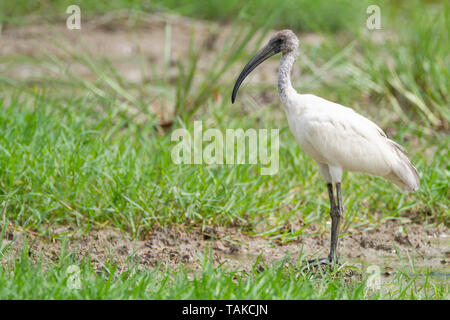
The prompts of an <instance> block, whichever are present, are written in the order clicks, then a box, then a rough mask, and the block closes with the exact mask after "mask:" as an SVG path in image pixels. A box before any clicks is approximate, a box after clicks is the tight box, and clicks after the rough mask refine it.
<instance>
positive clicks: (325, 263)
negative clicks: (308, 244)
mask: <svg viewBox="0 0 450 320" xmlns="http://www.w3.org/2000/svg"><path fill="white" fill-rule="evenodd" d="M338 265H339V261H338V260H337V259H336V260H335V261H334V262H333V261H332V259H330V258H329V257H327V258H318V259H312V260H308V261H307V262H306V266H305V267H304V268H303V270H304V271H311V270H317V269H324V268H327V267H328V268H330V269H333V267H334V266H338Z"/></svg>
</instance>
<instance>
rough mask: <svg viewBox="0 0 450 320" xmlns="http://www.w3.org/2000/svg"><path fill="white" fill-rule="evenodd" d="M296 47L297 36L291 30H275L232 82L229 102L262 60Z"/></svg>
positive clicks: (293, 49) (290, 50)
mask: <svg viewBox="0 0 450 320" xmlns="http://www.w3.org/2000/svg"><path fill="white" fill-rule="evenodd" d="M297 49H298V38H297V36H296V35H295V34H294V32H292V31H291V30H281V31H279V32H277V33H276V34H275V35H274V36H273V37H272V38H271V39H270V41H269V43H268V44H267V45H266V46H265V47H264V48H262V49H261V50H260V51H259V52H258V53H257V54H256V55H255V56H254V57H253V58H252V59H251V60H250V61H249V62H248V63H247V65H246V66H245V67H244V69H242V71H241V73H240V74H239V77H238V78H237V80H236V83H235V84H234V88H233V93H232V95H231V102H232V103H234V100H235V99H236V94H237V92H238V90H239V86H240V85H241V83H242V82H243V81H244V79H245V77H247V76H248V75H249V74H250V72H252V71H253V70H254V69H255V68H256V67H257V66H259V65H260V64H261V63H262V62H264V61H265V60H267V59H269V58H270V57H271V56H273V55H275V54H277V53H279V52H281V53H283V54H286V53H289V52H292V51H296V50H297Z"/></svg>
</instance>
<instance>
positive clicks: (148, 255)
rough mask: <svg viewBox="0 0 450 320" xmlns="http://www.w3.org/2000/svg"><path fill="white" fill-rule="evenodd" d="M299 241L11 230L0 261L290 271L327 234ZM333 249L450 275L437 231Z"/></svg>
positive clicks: (364, 262)
mask: <svg viewBox="0 0 450 320" xmlns="http://www.w3.org/2000/svg"><path fill="white" fill-rule="evenodd" d="M304 233H305V235H304V236H300V237H298V238H297V239H296V240H294V241H290V242H287V243H282V242H280V241H277V240H271V239H269V238H267V237H260V236H250V235H246V234H242V233H240V232H239V230H238V229H235V228H222V227H221V228H207V229H206V230H203V231H202V230H200V229H190V230H189V231H186V230H183V229H180V228H176V227H170V228H155V229H154V230H151V231H150V232H147V233H145V234H142V235H141V236H140V238H141V239H134V240H133V239H131V238H130V236H129V235H128V234H126V233H123V232H120V231H117V230H114V229H111V228H103V229H100V230H91V231H89V232H88V233H87V234H83V233H82V231H81V230H79V229H75V228H73V227H68V226H66V227H59V228H54V229H53V231H52V232H51V233H50V234H49V235H47V236H42V235H38V234H34V233H30V232H20V231H17V230H14V227H13V226H10V227H9V229H8V231H7V232H6V237H5V239H3V243H2V246H3V247H5V246H9V249H8V251H7V252H8V253H7V254H6V255H5V256H3V258H1V259H0V261H1V263H2V264H8V262H12V261H13V260H14V259H15V257H19V256H21V254H20V253H21V252H22V250H23V246H24V241H25V239H27V240H28V244H29V255H30V257H31V258H32V259H35V260H36V261H38V260H40V259H44V262H46V263H51V262H56V261H57V260H58V256H59V253H60V251H61V247H62V244H63V242H65V244H66V252H71V253H74V254H75V257H76V259H78V260H80V261H81V260H82V259H84V258H90V259H91V261H92V263H93V265H94V268H96V269H101V268H102V267H103V266H104V264H105V262H108V261H114V262H116V263H117V264H118V265H119V266H120V268H119V272H121V271H124V270H126V269H127V268H128V266H129V264H128V262H127V261H129V259H130V257H131V261H133V262H135V263H136V264H137V265H138V267H139V268H141V269H148V268H152V267H155V266H157V265H158V264H161V265H162V266H168V267H170V268H171V269H176V268H177V267H179V265H180V264H183V265H184V266H185V267H187V269H188V270H196V269H199V268H200V267H201V265H202V263H203V257H204V255H205V253H206V252H207V248H212V251H211V253H212V258H213V262H214V264H215V265H219V264H222V263H223V264H225V265H226V266H227V267H230V268H232V269H237V270H242V271H249V270H250V269H251V268H252V265H254V263H255V261H256V260H257V258H258V256H259V255H261V256H262V258H263V259H264V261H265V263H266V265H268V266H270V265H272V264H273V263H274V262H277V261H280V260H281V259H282V258H283V257H285V256H286V255H287V254H290V260H288V261H290V262H291V263H292V264H294V265H297V260H298V257H299V255H300V253H302V256H303V257H305V258H316V257H324V256H326V255H327V253H328V248H329V232H325V233H323V234H318V233H317V230H316V228H315V227H314V226H309V227H308V228H307V229H306V230H305V231H304ZM308 234H310V235H308ZM63 238H65V239H66V240H67V241H63ZM339 246H340V255H341V262H343V263H345V264H348V265H354V266H359V267H367V266H369V265H372V264H374V265H378V266H380V267H381V268H382V269H383V270H384V272H386V273H387V274H389V273H390V272H392V271H393V270H394V269H396V268H398V267H400V266H402V262H401V260H400V258H399V257H398V255H397V253H396V248H397V249H398V252H399V254H400V256H401V258H402V259H403V260H404V261H403V265H405V264H406V265H408V264H409V258H408V256H410V257H413V259H414V263H415V265H416V267H417V269H418V270H424V269H425V268H430V269H431V270H432V271H435V272H439V273H446V272H447V273H448V272H449V271H450V267H449V260H450V235H449V234H448V229H447V228H446V227H443V226H442V227H439V228H436V227H434V228H427V227H424V226H423V225H419V224H414V223H407V224H401V223H399V222H394V221H388V222H386V223H384V224H383V225H382V226H380V227H379V228H374V229H372V230H364V231H361V230H355V229H351V230H349V231H348V232H347V233H346V235H345V236H344V237H343V238H341V240H340V243H339Z"/></svg>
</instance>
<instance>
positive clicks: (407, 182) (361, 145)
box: [231, 30, 419, 265]
mask: <svg viewBox="0 0 450 320" xmlns="http://www.w3.org/2000/svg"><path fill="white" fill-rule="evenodd" d="M279 52H281V53H282V56H281V61H280V66H279V68H278V93H279V95H280V99H281V101H282V103H283V106H284V110H285V112H286V116H287V119H288V122H289V128H290V129H291V132H292V133H293V134H294V136H295V139H296V140H297V142H298V144H299V145H300V147H301V148H302V149H303V151H304V152H306V154H308V155H309V156H310V157H311V158H313V159H314V160H315V161H316V163H317V165H318V166H319V170H320V173H321V174H322V176H323V178H324V179H325V182H326V184H327V188H328V195H329V198H330V216H331V244H330V254H329V255H328V258H322V259H318V260H316V263H317V264H318V265H321V264H327V265H333V264H335V263H337V262H338V260H337V256H338V255H337V242H338V233H339V224H340V219H341V217H342V214H343V205H342V194H341V179H342V172H343V171H344V170H346V171H354V172H363V173H368V174H371V175H376V176H381V177H383V178H385V179H387V180H389V181H391V182H393V183H395V184H396V185H398V186H399V187H400V188H402V189H403V190H405V191H407V192H413V191H416V190H417V189H419V174H418V173H417V170H416V168H415V167H414V166H413V165H412V164H411V162H410V161H409V159H408V158H407V157H406V155H405V153H404V152H405V151H404V149H403V148H402V147H401V146H400V145H399V144H397V143H395V142H394V141H392V140H390V139H389V138H388V137H387V136H386V134H385V133H384V132H383V130H381V129H380V127H378V126H377V125H376V124H375V123H373V122H372V121H370V120H369V119H367V118H365V117H363V116H362V115H360V114H358V113H356V112H355V111H354V110H353V109H351V108H347V107H344V106H342V105H340V104H337V103H334V102H330V101H328V100H325V99H322V98H320V97H317V96H315V95H312V94H299V93H297V91H296V90H295V89H294V88H293V87H292V85H291V78H290V73H291V70H292V66H293V65H294V62H295V60H296V58H297V56H298V38H297V37H296V35H295V34H294V33H293V32H292V31H291V30H282V31H280V32H278V33H276V34H275V35H274V36H273V37H272V38H271V39H270V41H269V43H268V44H267V45H266V46H265V47H264V48H262V49H261V50H260V51H259V52H258V53H257V54H256V55H255V56H254V57H253V58H252V59H251V60H250V62H249V63H247V65H246V66H245V67H244V69H243V70H242V72H241V74H240V75H239V77H238V78H237V80H236V83H235V85H234V88H233V93H232V97H231V102H232V103H234V100H235V98H236V94H237V91H238V89H239V86H240V85H241V83H242V81H244V79H245V77H246V76H247V75H248V74H249V73H250V72H251V71H253V70H254V69H255V68H256V67H257V66H258V65H259V64H261V63H262V62H263V61H264V60H266V59H268V58H269V57H271V56H273V55H275V54H277V53H279ZM333 183H334V184H335V186H336V200H337V201H336V202H335V196H334V190H333Z"/></svg>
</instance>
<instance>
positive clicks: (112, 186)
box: [0, 0, 450, 299]
mask: <svg viewBox="0 0 450 320" xmlns="http://www.w3.org/2000/svg"><path fill="white" fill-rule="evenodd" d="M69 2H70V4H73V3H76V2H73V1H69ZM69 2H67V1H52V2H45V1H44V2H40V3H38V2H33V4H32V5H29V3H28V1H18V2H15V4H14V5H12V2H2V5H3V6H4V7H3V8H1V7H0V12H2V13H4V15H3V16H1V20H0V21H1V22H2V23H3V22H4V23H5V26H6V28H13V27H14V25H16V24H26V23H27V21H28V20H26V19H23V16H24V15H31V16H33V15H34V16H39V15H42V16H43V17H45V18H48V19H47V20H45V21H50V22H52V23H56V22H55V21H59V20H58V19H56V20H55V17H61V16H64V9H65V7H66V5H67V4H68V3H69ZM270 2H271V1H270ZM256 3H257V2H256V1H250V2H249V3H248V4H247V5H246V6H245V8H241V7H240V2H238V1H229V2H223V1H222V2H220V3H219V2H213V1H196V2H178V1H164V2H160V1H154V2H152V3H151V5H150V4H149V3H148V2H145V3H144V2H141V1H131V2H126V1H119V0H117V1H110V2H109V3H108V8H106V7H104V5H103V4H102V2H94V1H83V3H82V5H81V7H82V10H86V12H87V13H88V15H87V16H88V17H92V16H95V15H96V14H99V13H103V12H106V11H107V10H119V9H123V8H131V9H133V14H132V15H130V19H131V20H133V19H134V21H135V23H136V24H138V23H139V21H140V19H141V17H142V15H143V14H144V13H145V12H152V11H154V10H161V9H164V10H165V11H166V10H168V11H170V12H175V13H182V14H186V15H190V16H193V17H197V18H198V17H199V18H207V19H217V20H222V21H225V22H229V23H232V24H233V29H232V32H231V34H230V36H229V38H228V39H227V42H226V44H225V45H224V46H223V48H221V50H219V52H218V53H217V61H219V63H215V64H213V65H212V66H211V68H210V69H209V70H206V71H205V70H203V71H201V70H200V69H199V68H198V62H199V61H200V59H202V57H203V56H202V52H201V50H200V49H201V48H197V47H194V46H191V48H190V54H189V57H187V58H186V59H184V60H181V61H178V64H177V70H178V75H177V77H176V79H175V80H171V79H168V77H167V73H168V68H169V65H168V63H167V61H168V59H169V57H164V59H163V60H164V61H165V64H164V65H163V66H162V67H161V66H160V65H156V64H155V63H153V62H150V61H146V60H145V57H139V58H140V59H141V60H142V68H143V70H144V71H145V72H147V73H148V74H151V76H152V77H151V78H152V81H150V82H149V83H148V82H143V83H133V82H131V81H127V80H126V79H125V78H123V77H122V76H121V75H120V73H119V72H118V71H117V70H116V69H115V67H114V63H115V62H116V61H112V60H108V59H99V58H98V57H96V55H95V54H93V53H92V52H87V51H83V52H74V51H73V50H72V49H71V48H70V43H68V42H67V40H66V39H63V38H61V35H57V34H54V35H52V36H51V37H49V41H53V42H54V43H55V45H56V46H58V47H60V48H62V50H63V51H64V52H65V53H66V54H67V56H68V57H69V58H61V57H60V56H56V55H54V54H52V53H51V52H49V53H48V54H47V55H45V57H43V58H39V59H38V58H34V57H30V56H18V55H10V56H2V57H0V66H2V67H4V68H2V70H3V71H4V73H3V74H1V75H0V92H1V95H0V217H1V220H2V221H3V222H4V223H6V224H12V225H14V226H18V227H20V229H21V230H23V232H24V233H25V234H26V233H27V232H33V233H34V232H37V233H38V234H41V235H45V234H48V231H49V230H50V229H52V228H54V227H55V226H60V225H67V224H70V225H72V226H75V227H77V228H83V229H86V228H89V227H90V226H92V225H93V226H95V227H105V226H109V227H116V228H119V229H120V230H122V231H124V232H129V233H131V234H132V235H133V236H139V235H140V234H142V233H144V232H146V231H148V230H151V229H152V228H153V227H155V226H169V225H183V226H184V227H186V228H189V227H193V226H195V227H198V226H202V227H206V226H211V225H215V226H231V225H232V226H234V227H237V228H240V229H241V230H242V231H243V232H246V233H249V234H258V233H259V234H260V235H262V236H264V237H266V238H267V239H270V238H272V239H280V240H281V241H291V240H294V239H299V237H302V230H293V229H291V228H290V227H289V222H298V220H299V219H301V220H302V221H303V222H304V223H305V224H306V225H307V226H308V225H311V224H314V225H316V226H317V227H318V228H319V229H318V231H319V232H320V231H323V230H327V229H328V227H327V225H326V222H327V221H328V200H327V194H326V188H325V187H324V183H323V181H322V178H321V177H320V174H319V172H318V170H317V167H316V165H315V163H314V162H313V161H312V160H311V159H310V158H309V157H307V156H306V155H305V154H304V153H303V152H302V151H301V150H300V148H299V147H298V146H297V144H296V142H295V140H294V138H293V137H292V134H291V133H290V131H289V129H288V128H287V123H286V119H285V116H284V114H283V113H282V110H281V108H280V106H279V103H278V102H275V103H272V104H267V105H259V103H257V102H256V101H257V98H258V93H259V92H261V91H263V90H266V91H267V90H270V91H275V84H274V83H275V75H274V76H273V78H272V79H269V80H271V81H272V82H270V83H269V82H268V83H258V84H252V83H249V82H247V83H246V84H245V85H244V86H243V88H242V89H241V92H240V97H241V98H240V102H238V103H237V104H235V105H233V106H232V105H231V103H230V102H229V99H230V91H231V88H232V84H233V80H234V79H235V77H236V74H235V70H234V69H236V68H237V69H239V67H240V66H242V65H244V63H246V61H247V60H248V57H249V56H250V55H251V53H252V52H254V51H255V50H256V49H257V48H256V47H255V48H253V47H252V48H250V47H249V46H247V43H248V42H249V40H250V39H255V40H256V43H257V44H258V45H259V44H260V43H261V39H262V36H264V34H265V33H267V32H268V30H269V29H270V28H286V27H289V28H293V29H295V30H297V31H305V32H311V31H314V32H317V33H318V35H319V36H320V37H321V39H322V41H321V42H320V43H317V44H309V43H303V42H302V45H301V50H302V56H301V57H300V59H299V61H298V63H297V66H298V68H300V69H301V70H302V72H301V76H298V75H297V76H296V77H295V78H294V85H295V87H296V88H297V89H298V90H299V91H300V92H310V93H314V94H317V95H320V96H323V97H324V98H327V99H330V100H333V101H337V102H339V103H342V104H345V105H348V106H351V107H353V108H355V109H356V110H357V111H359V112H361V113H362V114H363V115H366V116H368V117H369V118H371V119H373V120H374V121H375V122H377V123H379V124H380V126H381V127H382V128H385V129H386V128H389V129H390V131H391V132H395V135H394V136H393V137H392V138H393V139H394V140H395V141H397V142H399V143H400V144H402V145H403V146H405V148H406V149H407V150H408V151H409V156H410V158H411V160H412V162H413V163H414V164H415V165H416V167H417V168H418V171H419V172H420V175H421V188H420V190H419V192H417V193H415V194H412V195H404V194H403V193H401V192H400V191H399V190H398V189H397V188H396V187H395V186H393V185H392V184H390V183H388V182H386V181H384V180H382V179H381V178H374V177H369V176H366V175H357V174H346V175H345V176H344V183H343V185H344V198H345V204H344V205H345V207H346V208H348V210H347V212H346V216H345V219H344V222H343V228H348V227H357V226H363V225H374V224H375V225H376V224H379V223H382V222H383V221H385V220H388V219H400V220H401V219H407V218H408V217H415V216H416V214H417V215H418V217H419V219H420V220H419V222H423V223H433V224H435V225H439V224H444V225H446V226H448V225H449V215H448V212H449V204H450V203H449V202H450V191H449V188H448V185H449V177H450V171H449V167H448V157H449V154H448V145H449V143H450V137H449V135H448V119H449V114H448V110H449V109H448V105H449V101H448V98H449V94H448V88H449V87H450V85H449V79H450V77H448V70H449V69H450V68H449V65H448V64H449V59H448V52H449V43H448V41H447V40H446V39H448V30H449V25H448V23H449V22H448V21H449V20H448V13H449V7H448V5H439V4H437V3H435V2H432V1H430V2H419V1H413V2H407V3H406V2H400V4H395V5H394V4H388V3H387V2H380V7H381V10H382V14H383V16H382V17H383V22H382V24H383V28H384V29H385V31H383V32H384V33H383V32H382V31H379V33H381V34H382V36H383V35H384V36H386V35H387V36H386V38H385V40H384V41H385V42H382V44H379V43H376V42H373V41H372V40H371V36H373V34H368V33H367V30H365V29H364V25H365V22H364V20H365V18H366V15H365V10H364V9H365V3H364V2H361V3H360V4H358V7H355V6H354V5H351V6H350V5H348V3H349V1H336V2H333V4H332V5H330V2H328V1H326V2H325V1H318V2H314V4H313V3H312V2H311V3H307V2H306V1H298V2H295V1H286V2H285V4H284V6H283V7H281V8H279V9H278V10H273V7H271V6H270V3H269V1H264V3H263V5H259V6H258V5H256ZM258 3H260V2H258ZM351 3H352V4H353V3H355V2H353V1H352V2H351ZM297 5H298V6H299V7H300V8H301V7H305V8H306V7H307V9H305V10H294V9H293V8H296V6H297ZM324 6H325V8H326V10H325V12H324ZM218 7H220V9H221V10H220V11H219V10H218ZM199 8H201V10H198V9H199ZM2 9H3V10H2ZM61 10H62V11H61ZM60 12H62V13H60ZM334 12H339V13H341V14H334ZM424 12H425V13H426V14H423V13H424ZM322 13H323V15H322ZM405 17H408V19H405ZM52 19H53V20H52ZM247 20H249V22H250V24H247V23H246V21H247ZM361 25H362V27H361ZM131 28H132V27H131ZM258 31H262V32H261V33H258ZM170 32H171V29H170V26H169V25H168V26H167V27H166V39H165V42H164V43H162V44H161V46H165V47H166V48H167V50H169V49H170V42H169V39H170V35H171V34H170ZM392 35H393V38H390V36H392ZM430 35H433V36H430ZM193 36H195V34H193ZM257 37H258V38H257ZM50 38H52V39H50ZM300 40H301V41H302V34H300ZM71 61H74V62H76V63H78V64H81V65H83V66H85V67H86V68H87V69H88V70H90V72H91V75H92V77H88V78H83V77H80V76H79V75H77V74H74V73H70V71H69V70H68V68H67V63H69V62H71ZM388 62H389V63H388ZM23 64H29V65H33V66H39V67H45V68H48V69H49V70H52V71H53V72H54V74H56V76H55V77H50V76H44V77H41V78H39V77H38V78H34V79H18V78H15V75H11V74H8V73H7V71H8V70H9V68H13V67H15V66H20V65H23ZM154 101H160V102H161V101H162V103H163V104H164V105H166V106H172V105H173V106H175V108H174V109H175V112H174V114H173V116H172V118H171V119H170V120H171V121H173V123H172V124H171V126H170V127H169V128H167V127H166V128H164V127H162V126H159V125H158V118H157V116H156V115H155V114H154V113H152V112H151V111H150V110H149V108H148V105H149V104H151V103H152V102H154ZM244 106H245V108H244ZM248 106H249V107H250V108H247V107H248ZM193 120H203V121H204V123H207V124H208V127H214V128H218V129H220V130H221V131H225V129H227V128H243V129H247V128H269V129H270V128H280V129H281V130H280V142H281V145H280V163H279V167H280V170H279V172H278V174H276V175H273V176H263V175H261V174H260V166H259V165H226V166H205V165H176V164H174V163H173V162H172V159H171V156H170V152H171V148H172V147H173V146H174V145H175V143H174V142H171V140H170V134H171V132H172V131H173V130H174V129H177V128H181V127H186V128H187V129H188V130H190V131H191V133H192V130H193ZM261 225H263V231H260V230H259V229H258V228H256V226H261ZM257 230H259V231H257ZM0 249H1V250H0V253H1V255H6V252H7V250H5V249H4V248H0ZM24 250H25V251H26V248H25V249H24ZM25 251H24V254H23V255H22V257H17V259H14V260H13V262H11V263H10V264H8V265H2V266H1V267H0V297H1V298H113V299H116V298H139V299H142V298H152V299H167V298H174V299H175V298H191V299H202V298H218V299H234V298H239V299H263V298H264V299H272V298H276V299H288V298H289V299H306V298H308V299H314V298H317V299H335V298H336V299H362V298H373V299H378V298H380V299H385V298H386V299H391V298H394V299H416V298H418V299H428V298H436V299H441V298H443V299H447V298H448V283H447V284H446V283H444V284H442V283H437V282H435V280H432V279H430V281H425V282H424V281H423V279H422V278H421V279H417V278H414V277H413V278H411V277H410V276H408V273H405V272H401V271H398V272H397V273H396V274H397V275H396V276H395V277H394V279H392V284H391V286H389V287H387V288H386V290H385V291H382V292H376V293H373V292H372V293H370V292H368V291H367V290H365V279H364V277H365V276H363V279H362V280H354V281H353V280H352V281H350V282H349V283H347V282H345V280H344V278H343V277H334V276H332V275H330V274H325V275H323V276H322V277H315V276H312V275H310V274H303V273H302V272H300V271H298V270H297V268H292V267H276V266H275V267H271V268H269V269H268V270H266V271H264V272H261V273H257V272H253V273H242V272H238V271H236V270H229V269H226V268H225V267H220V268H212V267H211V265H210V264H209V262H208V260H207V259H206V260H205V263H204V265H203V267H202V271H201V272H200V273H194V274H193V273H191V272H190V271H186V270H167V269H164V268H155V269H151V270H145V271H142V270H138V269H137V267H135V266H134V265H133V264H132V263H131V262H130V266H129V269H130V270H129V271H127V272H125V273H119V272H117V270H116V269H117V266H116V265H114V263H110V264H108V263H106V265H105V268H104V269H102V270H101V271H98V270H93V268H92V265H91V263H90V261H81V262H80V261H75V258H74V257H72V256H70V255H68V256H64V255H62V256H61V257H59V258H58V259H57V260H58V261H57V263H55V264H50V265H41V264H40V263H36V261H32V260H31V259H29V258H28V256H27V254H26V252H25ZM74 263H75V264H77V265H79V266H80V269H81V279H82V283H83V289H81V290H78V291H73V290H69V289H67V278H68V275H67V272H66V271H67V267H68V266H69V265H71V264H74ZM43 269H44V270H45V271H42V270H43ZM193 276H195V278H194V279H193V278H192V277H193ZM155 284H156V285H155ZM37 287H39V288H41V290H35V288H37ZM209 287H214V288H216V289H214V290H210V289H207V288H209ZM217 288H220V290H219V289H217ZM260 288H264V290H258V289H260Z"/></svg>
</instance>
